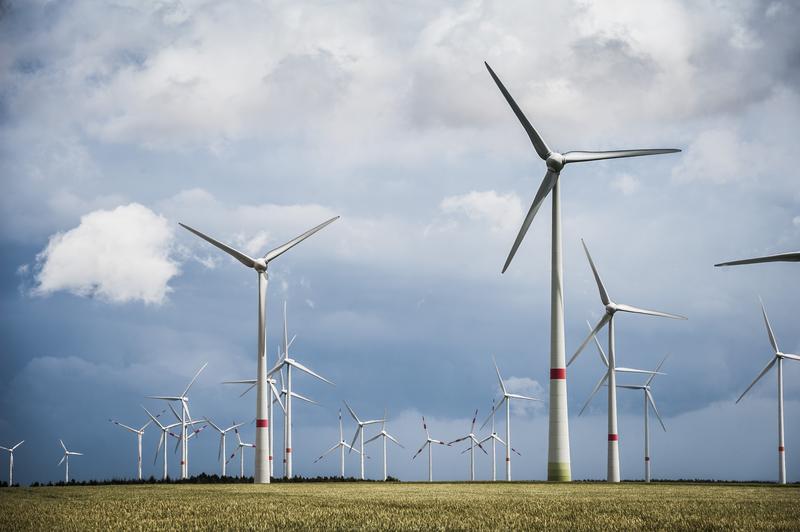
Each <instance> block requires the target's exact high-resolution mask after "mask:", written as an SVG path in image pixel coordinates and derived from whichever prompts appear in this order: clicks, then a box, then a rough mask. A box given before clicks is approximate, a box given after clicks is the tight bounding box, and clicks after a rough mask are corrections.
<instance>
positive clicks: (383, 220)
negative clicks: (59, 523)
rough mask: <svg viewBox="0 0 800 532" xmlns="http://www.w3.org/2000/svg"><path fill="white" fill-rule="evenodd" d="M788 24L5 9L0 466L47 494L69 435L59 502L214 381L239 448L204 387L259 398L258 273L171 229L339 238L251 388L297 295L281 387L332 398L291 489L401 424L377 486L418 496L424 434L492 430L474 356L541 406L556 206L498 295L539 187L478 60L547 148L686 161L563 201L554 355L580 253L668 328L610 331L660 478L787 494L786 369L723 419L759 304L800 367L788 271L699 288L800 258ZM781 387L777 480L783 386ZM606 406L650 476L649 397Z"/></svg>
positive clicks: (403, 11) (577, 7)
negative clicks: (386, 472) (645, 458)
mask: <svg viewBox="0 0 800 532" xmlns="http://www.w3.org/2000/svg"><path fill="white" fill-rule="evenodd" d="M798 25H800V8H798V6H797V5H796V4H795V3H794V2H788V1H784V2H781V1H774V2H756V1H753V2H747V1H741V2H736V3H731V2H705V3H697V2H688V1H685V2H684V1H678V0H657V1H653V2H647V3H646V4H645V3H640V2H621V1H607V2H590V1H585V0H582V1H571V2H563V1H557V2H556V1H553V2H537V3H536V5H535V6H533V5H532V4H531V3H530V2H508V1H503V2H490V1H486V2H481V1H467V2H462V1H450V2H439V3H436V4H435V5H434V4H432V3H430V2H405V3H396V2H392V3H375V2H303V3H298V2H256V1H251V2H240V1H236V2H221V1H217V0H215V1H201V0H196V1H190V0H184V1H179V0H174V1H172V0H161V1H157V2H155V1H154V2H141V1H133V0H131V1H126V0H118V1H108V2H105V3H102V4H101V3H98V2H88V1H87V2H83V1H78V0H75V1H64V2H50V1H41V0H34V1H15V0H6V1H3V2H0V46H2V49H3V50H4V52H3V53H2V54H0V179H2V187H3V193H2V195H0V268H1V270H0V316H2V319H0V338H2V340H1V341H0V444H2V445H8V444H12V443H14V442H16V441H18V440H20V439H25V440H26V443H25V445H24V446H23V447H22V448H20V450H19V451H18V452H17V454H16V465H17V471H16V472H17V475H16V477H15V478H17V479H19V480H20V481H21V482H23V483H27V482H32V481H34V480H39V481H42V480H44V481H46V480H54V479H58V478H60V477H61V476H62V475H63V471H62V470H60V469H59V468H57V467H56V462H57V461H58V460H59V458H60V454H61V450H60V446H59V445H58V438H63V439H64V441H65V442H66V443H67V444H68V446H70V447H71V448H73V449H74V450H77V451H83V452H84V453H85V454H86V456H84V457H82V458H79V459H77V460H74V461H73V467H72V470H73V472H74V474H75V476H76V477H77V478H79V479H85V478H92V477H111V476H132V475H133V474H134V473H135V456H134V453H135V440H134V438H133V437H132V435H129V434H127V433H125V432H124V431H123V430H121V429H120V428H118V427H116V426H114V425H112V424H110V423H109V422H108V418H115V419H119V420H120V421H122V422H123V423H126V424H131V425H139V424H143V423H144V421H145V417H144V414H143V412H142V410H141V408H140V406H139V405H141V404H144V405H146V406H148V408H149V407H153V408H158V407H159V405H158V404H157V403H156V402H155V401H153V400H149V399H145V397H144V396H145V395H148V394H176V393H179V392H180V391H181V390H182V389H183V387H184V386H185V385H186V383H187V382H188V380H189V379H190V378H191V376H192V374H193V373H194V371H195V370H196V369H197V368H198V367H199V366H201V365H202V364H203V363H205V362H208V364H209V365H208V368H207V369H206V371H205V372H204V373H203V374H202V375H201V377H200V378H199V379H198V382H197V384H196V385H195V387H194V388H193V389H192V395H191V404H192V413H193V414H194V415H195V416H198V417H199V416H209V417H212V418H213V419H214V420H216V421H217V422H218V423H231V422H232V421H233V420H240V421H241V420H245V421H251V420H252V419H253V417H254V415H255V408H254V404H253V403H254V397H253V396H252V395H248V396H245V397H243V398H239V397H238V395H239V391H238V390H237V389H233V388H231V387H229V386H224V385H222V384H221V381H223V380H226V379H235V378H252V376H253V375H254V373H255V357H256V353H255V351H256V335H255V332H256V331H255V320H256V276H255V275H254V274H253V273H252V271H248V270H246V269H244V268H243V267H242V266H241V265H240V264H239V263H237V262H235V261H234V260H233V259H230V258H229V257H227V256H225V255H223V254H222V253H221V252H219V251H218V250H216V249H214V248H212V247H211V246H209V245H208V244H206V243H205V242H203V241H201V240H200V239H198V238H196V237H194V236H193V235H191V234H189V233H188V232H186V231H184V230H182V229H181V228H180V227H179V226H178V225H177V222H178V221H182V222H184V223H187V224H189V225H193V226H195V227H197V228H199V229H201V230H204V231H206V232H208V233H209V234H212V235H214V236H216V237H218V238H220V239H221V240H224V241H226V242H229V243H231V244H232V245H235V246H237V247H239V248H240V249H242V250H243V251H245V252H247V253H251V254H263V253H264V252H265V251H267V250H268V249H270V248H272V247H274V246H276V245H278V244H280V243H282V242H283V241H285V240H288V239H289V238H291V237H293V236H295V235H296V234H298V233H300V232H302V231H304V230H305V229H307V228H309V227H311V226H313V225H316V224H317V223H319V222H321V221H323V220H325V219H326V218H328V217H330V216H332V215H341V220H339V221H337V222H336V223H335V224H333V225H331V226H330V227H328V228H326V229H325V230H324V231H323V232H321V233H319V234H318V235H316V236H314V237H313V238H312V239H310V240H308V241H307V242H305V243H303V244H302V245H301V246H299V247H297V248H295V249H293V250H292V251H291V252H290V253H287V254H286V255H284V256H282V257H281V258H280V259H279V260H277V261H275V262H274V263H273V265H272V268H271V272H270V275H271V278H270V281H271V282H270V286H269V326H268V342H269V358H270V360H271V361H274V360H275V356H276V342H277V339H278V331H279V328H280V323H279V320H280V312H281V307H282V304H283V301H284V300H286V301H287V305H288V312H289V328H290V331H291V332H292V333H296V334H297V335H298V338H297V341H296V342H295V344H294V348H295V356H296V358H297V359H298V360H300V361H302V362H303V363H305V364H307V365H308V366H310V367H311V368H313V369H314V370H316V371H318V372H319V373H321V374H322V375H325V376H326V377H328V378H330V379H331V380H333V381H334V382H335V383H336V384H337V386H336V387H331V386H328V385H326V384H324V383H320V382H317V381H313V380H312V379H310V378H307V377H305V376H299V377H297V379H296V381H295V383H296V387H297V390H298V391H300V392H301V393H303V394H305V395H307V396H309V397H313V398H315V399H317V400H319V401H320V402H321V403H322V404H321V406H319V407H315V406H310V405H299V406H298V407H297V409H296V427H295V444H294V448H295V456H296V466H295V470H296V472H297V473H300V474H303V475H316V474H333V473H335V472H336V471H337V468H338V463H337V462H336V460H327V461H323V462H321V463H318V464H315V465H312V463H311V462H312V460H313V459H314V458H315V457H316V456H318V455H319V454H320V453H321V452H322V451H323V450H325V449H326V448H328V447H329V446H330V445H332V444H333V443H335V440H336V439H337V437H338V434H337V432H338V429H337V427H336V415H337V409H338V408H339V407H340V406H341V401H342V399H346V400H348V402H350V403H351V404H352V405H353V406H354V408H355V409H356V411H357V412H358V413H359V414H361V415H363V416H365V417H378V416H380V415H381V414H382V412H383V409H384V408H386V409H388V414H389V419H390V422H389V425H388V429H389V430H390V431H391V432H393V433H394V434H395V435H396V436H397V438H398V439H399V440H400V441H401V442H402V443H403V444H404V445H405V446H406V448H405V449H399V448H398V449H392V450H391V453H392V454H391V456H390V473H391V474H394V475H395V476H398V477H400V478H402V479H409V480H411V479H421V478H424V477H425V475H426V463H425V460H420V459H417V460H414V461H413V462H412V461H411V460H410V459H411V455H412V454H413V452H414V451H415V450H416V449H417V448H418V447H419V445H420V444H421V443H422V442H423V440H424V433H423V431H422V426H421V420H420V416H421V415H422V414H424V415H425V416H426V418H427V419H428V421H429V425H430V426H431V429H432V436H433V437H435V438H441V439H455V438H456V437H458V436H461V435H463V434H465V433H466V432H467V431H468V428H469V421H470V419H471V417H472V413H473V411H474V410H475V409H476V408H477V409H479V410H480V413H479V417H480V418H481V420H482V419H483V418H484V417H485V415H486V413H487V412H488V410H489V408H490V406H491V400H492V398H493V397H494V396H496V394H497V392H498V385H497V382H496V379H495V377H494V374H493V369H492V365H491V358H490V357H491V355H495V356H496V358H497V361H498V364H499V365H500V369H501V371H502V372H503V374H504V376H505V377H507V378H508V379H509V381H510V383H511V384H512V387H513V388H514V390H515V391H517V392H521V393H528V394H535V395H537V396H539V397H541V398H543V399H547V376H548V368H549V360H548V358H549V355H548V353H549V229H550V224H549V216H550V208H549V202H548V203H546V204H545V206H544V207H543V209H542V211H541V213H540V215H539V216H538V217H537V219H536V221H535V222H534V225H533V226H532V230H531V231H530V232H529V234H528V237H527V238H526V240H525V242H524V244H523V246H522V248H521V250H520V252H519V253H518V254H517V257H516V259H515V261H514V263H513V264H512V266H511V268H510V270H509V271H508V272H507V273H506V274H504V275H501V274H500V269H501V266H502V264H503V262H504V260H505V257H506V255H507V253H508V250H509V249H510V245H511V243H512V242H513V239H514V237H515V235H516V232H517V230H518V228H519V224H520V223H521V220H522V218H523V216H524V213H525V212H526V211H527V209H528V206H529V204H530V201H531V200H532V198H533V196H534V194H535V191H536V189H537V187H538V185H539V181H540V180H541V177H542V175H543V173H544V165H543V164H542V162H541V161H540V160H539V159H538V158H537V157H536V154H535V153H534V151H533V150H532V148H531V145H530V142H529V141H528V139H527V137H526V136H525V134H524V131H523V130H522V128H521V127H520V125H519V123H518V122H517V120H516V118H515V117H514V115H513V113H512V112H511V110H510V109H509V108H508V106H507V104H506V103H505V101H504V100H503V98H502V95H501V94H500V93H499V91H498V90H497V88H496V87H495V85H494V83H493V82H492V80H491V78H490V77H489V75H488V73H487V72H486V70H485V68H484V65H483V61H484V60H486V61H488V62H489V63H490V64H491V65H492V66H493V68H494V69H495V71H496V72H497V73H498V75H499V76H500V77H501V79H503V80H504V82H505V84H506V86H507V87H508V88H509V90H510V91H511V93H512V94H513V95H514V96H515V97H516V99H517V101H518V102H519V104H520V105H521V107H522V108H523V109H524V110H525V112H526V113H527V115H528V117H529V118H530V119H531V121H532V122H533V123H534V125H535V126H536V127H537V128H538V129H539V131H540V133H541V134H542V135H543V136H544V138H545V139H546V141H547V142H548V143H549V145H550V146H551V147H553V148H554V149H558V150H562V151H566V150H570V149H573V150H575V149H587V150H597V149H615V148H645V147H676V148H681V149H682V150H683V151H682V153H680V154H676V155H669V156H661V157H652V158H641V159H628V160H617V161H608V162H602V163H592V164H585V165H574V166H571V167H569V168H568V169H567V171H565V172H564V174H563V175H562V179H561V186H562V197H563V206H562V209H563V220H564V228H563V233H564V253H565V258H564V268H565V279H566V287H565V302H566V327H567V352H568V355H569V354H570V353H571V352H572V351H574V349H575V348H576V347H577V345H578V344H579V343H580V341H581V340H582V338H583V335H584V333H585V329H586V324H585V321H586V320H587V319H589V320H596V319H598V318H599V316H600V313H601V311H602V307H601V305H600V302H599V299H598V296H597V290H596V288H595V285H594V281H593V279H592V277H591V272H590V270H589V267H588V264H587V262H586V259H585V257H584V256H583V253H582V250H581V248H580V238H584V239H585V240H586V242H587V244H588V245H589V247H590V249H591V250H592V253H593V255H594V259H595V262H596V263H597V265H598V268H599V269H600V272H601V274H602V275H603V278H604V280H605V282H606V285H607V288H608V290H609V292H610V294H611V296H612V297H613V298H615V299H616V300H617V301H619V302H624V303H629V304H633V305H638V306H644V307H650V308H656V309H660V310H664V311H668V312H676V313H680V314H684V315H686V316H688V317H689V321H687V322H675V321H671V320H659V319H651V318H647V317H643V316H621V317H620V319H619V320H618V325H617V345H618V355H617V356H618V361H619V363H620V364H624V365H627V366H638V367H644V368H649V367H653V366H655V365H656V364H657V363H658V361H659V360H660V359H661V357H663V356H664V355H665V354H668V353H669V354H670V355H671V357H670V359H669V360H668V362H667V363H666V365H665V371H666V372H667V373H668V374H669V375H667V376H664V377H658V378H657V379H656V381H655V382H654V393H655V398H656V401H657V404H658V406H659V409H660V411H661V413H662V415H663V417H664V421H665V423H666V425H667V429H668V431H667V432H666V433H664V432H662V431H660V429H659V430H658V431H656V432H654V433H653V444H652V445H653V451H652V455H653V475H654V476H655V477H657V478H695V477H703V478H710V477H713V478H720V479H763V480H771V479H774V478H776V476H777V471H776V446H777V442H776V376H775V373H774V372H773V373H771V374H770V375H769V376H768V377H766V378H765V379H764V380H763V381H762V382H759V384H758V385H757V386H756V387H755V388H754V389H753V390H752V392H751V393H750V394H749V395H748V396H747V398H746V399H745V400H744V401H743V402H742V403H740V404H738V405H734V401H735V399H736V398H737V397H738V395H739V394H740V393H741V392H742V391H743V390H744V388H745V387H746V386H747V385H748V384H749V383H750V381H751V380H752V379H753V378H754V377H755V376H756V374H757V373H758V372H759V371H760V369H761V368H762V367H763V366H764V364H766V362H767V361H768V360H769V357H770V355H771V349H770V346H769V343H768V341H767V336H766V332H765V329H764V325H763V322H762V320H761V315H760V309H759V306H758V296H759V295H760V296H761V297H762V298H763V299H764V302H765V304H766V306H767V310H768V311H769V314H770V317H771V320H772V325H773V327H774V329H775V333H776V335H777V338H778V342H779V344H780V347H781V348H782V349H783V350H784V351H787V352H798V351H799V350H800V332H799V331H798V329H797V327H796V325H797V312H798V309H797V306H798V295H800V288H799V286H800V285H798V281H797V280H798V275H800V272H798V270H797V267H796V266H794V265H791V264H772V265H762V266H750V267H741V268H731V269H727V270H720V269H715V268H713V267H712V265H713V264H714V263H715V262H719V261H721V260H723V259H731V258H737V257H741V256H748V255H752V254H764V253H770V252H778V251H789V250H796V249H798V248H800V193H798V187H797V184H798V177H800V176H799V175H798V172H797V165H796V163H795V162H794V161H793V155H792V154H794V153H796V152H795V150H796V149H797V136H798V135H797V124H798V122H799V121H800V39H798V37H797V28H798ZM601 371H602V367H601V363H600V361H599V358H598V357H597V356H596V354H595V353H594V352H592V351H589V352H587V354H585V355H583V356H582V357H581V358H580V359H578V361H577V362H576V363H575V365H574V366H573V367H571V368H570V373H569V380H568V388H569V399H570V415H571V417H570V424H571V447H572V461H573V477H574V478H578V479H581V478H602V477H604V475H605V467H606V466H605V442H606V429H605V416H606V409H605V401H604V400H603V399H602V397H599V398H597V400H596V401H595V403H593V404H592V406H591V407H590V408H589V409H588V410H587V412H586V413H584V415H583V416H581V417H577V412H578V410H579V409H580V406H581V405H582V404H583V402H584V400H585V398H586V396H587V394H588V393H589V391H590V390H591V388H592V386H593V385H594V383H595V382H596V380H597V379H598V377H599V376H600V374H601ZM784 377H785V397H786V419H787V422H788V424H787V427H786V446H787V468H788V474H789V480H792V481H797V480H800V423H797V422H796V420H797V419H799V418H798V413H800V365H798V364H794V363H787V364H786V365H785V372H784ZM635 381H636V379H634V382H635ZM619 400H620V403H619V409H620V434H621V436H620V440H621V458H622V475H623V478H640V477H641V475H642V419H641V414H642V401H641V397H640V396H638V395H636V394H628V393H623V392H620V394H619ZM276 426H277V428H278V429H280V427H281V423H280V422H276ZM512 428H513V442H512V443H513V445H514V447H515V448H517V449H518V450H519V451H520V452H521V453H522V455H523V456H522V457H516V456H515V459H514V472H515V475H514V476H515V478H517V479H542V478H545V476H546V462H547V458H546V448H547V419H546V407H544V406H540V407H531V408H526V409H520V410H516V411H515V412H514V415H513V421H512ZM352 430H353V428H352V423H351V422H350V421H349V420H348V422H347V425H346V431H347V432H348V433H349V434H352ZM244 434H245V437H246V438H250V439H252V437H253V426H252V425H249V426H247V428H246V430H245V431H244ZM217 441H218V439H217V437H216V436H215V435H214V434H212V433H211V431H210V429H207V431H206V432H203V433H201V436H200V437H199V438H198V439H197V440H196V442H193V443H192V447H191V450H190V453H191V461H190V468H191V472H192V473H197V472H199V471H202V470H206V471H209V472H214V471H217V470H218V465H217V462H216V454H217V453H216V446H217ZM156 442H157V433H156V432H155V431H149V432H148V433H147V434H146V435H145V474H151V473H153V474H158V473H159V472H160V463H159V464H158V465H157V466H155V467H154V466H153V464H152V459H153V451H154V450H155V449H154V448H155V444H156ZM436 451H437V456H436V457H435V469H436V472H435V476H436V477H437V478H452V479H463V478H466V475H467V459H466V456H463V455H460V454H459V452H458V451H459V449H456V448H454V449H436ZM370 455H371V460H370V461H369V462H368V465H367V472H368V474H369V475H370V476H373V477H374V476H377V475H378V474H379V463H380V460H379V456H380V455H379V452H378V449H377V448H375V449H373V450H372V451H371V452H370ZM2 460H3V463H5V460H6V458H5V457H3V458H2ZM171 460H172V466H176V465H177V461H178V458H177V455H171ZM355 467H356V460H355V458H354V457H353V458H352V459H351V461H350V462H348V468H349V471H352V472H353V473H355V471H356V469H355ZM247 468H248V472H249V471H250V470H251V469H252V459H251V457H248V460H247ZM489 471H490V465H489V461H488V460H487V459H486V457H483V456H481V458H480V460H479V462H478V475H479V477H483V478H485V477H486V476H487V475H488V474H489ZM176 473H177V468H176V467H175V468H174V469H173V475H174V474H176Z"/></svg>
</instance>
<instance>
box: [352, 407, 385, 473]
mask: <svg viewBox="0 0 800 532" xmlns="http://www.w3.org/2000/svg"><path fill="white" fill-rule="evenodd" d="M342 402H343V403H344V406H346V407H347V411H348V412H350V416H352V418H353V419H354V420H355V422H356V425H358V426H357V427H356V433H355V434H353V441H352V442H350V451H352V450H353V445H355V444H356V439H357V438H358V435H359V434H360V435H361V444H360V445H359V446H358V447H359V448H358V452H359V454H360V455H361V456H359V459H360V460H361V480H364V427H366V426H367V425H373V424H375V423H381V422H383V421H384V420H383V419H370V420H368V421H361V420H360V419H358V416H357V415H356V413H355V412H354V411H353V409H352V408H350V405H348V404H347V401H342Z"/></svg>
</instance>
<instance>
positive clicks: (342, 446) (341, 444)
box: [313, 408, 385, 480]
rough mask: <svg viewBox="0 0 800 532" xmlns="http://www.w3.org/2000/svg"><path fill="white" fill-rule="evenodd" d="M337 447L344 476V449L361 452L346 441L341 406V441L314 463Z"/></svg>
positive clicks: (315, 461)
mask: <svg viewBox="0 0 800 532" xmlns="http://www.w3.org/2000/svg"><path fill="white" fill-rule="evenodd" d="M336 449H339V466H340V468H341V477H342V478H344V450H345V449H351V450H355V452H357V453H358V454H361V452H360V451H359V450H358V449H353V448H352V447H351V446H350V444H349V443H347V442H346V441H344V429H343V427H342V409H341V408H340V409H339V442H338V443H337V444H336V445H334V446H333V447H331V448H330V449H328V450H327V451H325V452H324V453H322V455H321V456H320V457H319V458H317V459H316V460H314V462H313V463H315V464H316V463H317V462H319V461H320V460H322V459H323V458H325V456H327V455H329V454H330V453H332V452H333V451H335V450H336ZM384 480H385V479H384Z"/></svg>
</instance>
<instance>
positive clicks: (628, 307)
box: [617, 305, 688, 320]
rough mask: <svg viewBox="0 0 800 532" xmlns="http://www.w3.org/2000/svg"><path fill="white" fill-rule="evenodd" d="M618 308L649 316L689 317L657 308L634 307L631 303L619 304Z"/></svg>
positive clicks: (677, 318)
mask: <svg viewBox="0 0 800 532" xmlns="http://www.w3.org/2000/svg"><path fill="white" fill-rule="evenodd" d="M617 310H621V311H622V312H632V313H633V314H645V315H647V316H660V317H662V318H672V319H673V320H685V319H688V318H686V317H685V316H680V315H678V314H669V313H667V312H659V311H657V310H647V309H643V308H638V307H634V306H631V305H617Z"/></svg>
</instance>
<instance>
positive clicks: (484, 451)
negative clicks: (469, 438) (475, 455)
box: [475, 441, 489, 456]
mask: <svg viewBox="0 0 800 532" xmlns="http://www.w3.org/2000/svg"><path fill="white" fill-rule="evenodd" d="M475 445H477V446H478V449H480V450H481V451H483V454H485V455H486V456H489V453H487V452H486V449H484V448H483V446H482V445H481V442H479V441H475Z"/></svg>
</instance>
